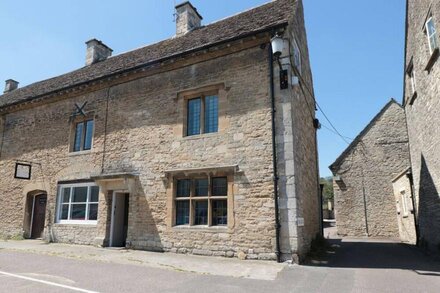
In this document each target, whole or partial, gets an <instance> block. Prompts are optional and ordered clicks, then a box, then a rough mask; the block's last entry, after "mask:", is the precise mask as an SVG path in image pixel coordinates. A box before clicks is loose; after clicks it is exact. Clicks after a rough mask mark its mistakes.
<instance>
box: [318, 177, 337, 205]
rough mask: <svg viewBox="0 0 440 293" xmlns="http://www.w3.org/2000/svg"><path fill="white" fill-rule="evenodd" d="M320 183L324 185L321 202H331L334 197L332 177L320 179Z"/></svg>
mask: <svg viewBox="0 0 440 293" xmlns="http://www.w3.org/2000/svg"><path fill="white" fill-rule="evenodd" d="M320 183H321V184H324V189H323V191H322V201H323V202H327V201H328V200H333V197H334V192H333V178H332V177H326V178H321V179H320Z"/></svg>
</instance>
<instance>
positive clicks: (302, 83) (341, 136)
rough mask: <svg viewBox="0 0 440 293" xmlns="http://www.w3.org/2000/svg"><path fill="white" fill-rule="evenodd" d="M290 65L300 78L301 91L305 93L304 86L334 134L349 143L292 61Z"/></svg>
mask: <svg viewBox="0 0 440 293" xmlns="http://www.w3.org/2000/svg"><path fill="white" fill-rule="evenodd" d="M291 67H292V69H293V71H294V72H295V74H296V76H298V78H299V79H300V83H299V84H300V88H301V91H302V92H303V94H304V95H306V93H305V91H304V88H305V89H306V90H307V92H308V94H309V95H310V97H312V99H313V100H314V101H315V105H316V106H317V107H318V109H319V111H320V112H321V113H322V115H323V116H324V118H325V120H327V122H328V123H329V124H330V126H331V128H332V129H333V131H334V132H335V133H336V135H338V136H339V137H340V138H341V139H342V140H343V141H344V142H345V143H346V144H350V142H349V141H348V140H347V139H346V138H347V137H346V136H344V135H342V134H341V133H340V132H339V130H337V129H336V127H335V126H334V125H333V123H332V122H331V121H330V119H329V118H328V116H327V114H325V112H324V110H323V109H322V107H321V106H320V105H319V104H318V102H317V101H316V99H315V95H314V94H313V93H312V91H311V90H310V88H309V87H308V86H307V83H306V82H305V81H304V79H303V78H302V76H301V74H300V73H299V72H298V69H297V68H296V66H293V65H292V63H291ZM302 85H304V88H303V86H302ZM305 100H306V103H307V105H308V107H309V103H308V102H307V98H306V99H305ZM313 119H314V118H313Z"/></svg>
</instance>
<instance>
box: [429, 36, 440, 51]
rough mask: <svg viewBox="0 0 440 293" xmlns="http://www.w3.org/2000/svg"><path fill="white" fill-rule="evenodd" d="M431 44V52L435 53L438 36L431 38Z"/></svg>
mask: <svg viewBox="0 0 440 293" xmlns="http://www.w3.org/2000/svg"><path fill="white" fill-rule="evenodd" d="M429 43H430V46H431V50H432V51H433V50H434V49H435V48H437V47H438V46H437V36H436V35H432V36H431V37H429Z"/></svg>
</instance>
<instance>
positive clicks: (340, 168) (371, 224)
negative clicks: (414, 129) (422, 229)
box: [330, 100, 414, 242]
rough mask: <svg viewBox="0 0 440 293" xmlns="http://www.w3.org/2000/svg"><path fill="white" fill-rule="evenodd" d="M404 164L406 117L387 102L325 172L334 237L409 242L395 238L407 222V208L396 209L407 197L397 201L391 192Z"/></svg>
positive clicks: (406, 162)
mask: <svg viewBox="0 0 440 293" xmlns="http://www.w3.org/2000/svg"><path fill="white" fill-rule="evenodd" d="M409 164H410V163H409V153H408V135H407V129H406V123H405V112H404V109H403V108H402V107H401V106H400V105H399V104H398V103H397V102H396V101H394V100H391V101H390V102H388V103H387V104H386V105H385V107H384V108H383V109H382V110H381V111H380V112H379V113H378V114H377V115H376V116H375V117H374V118H373V120H372V121H371V122H370V123H369V124H368V125H367V127H366V128H365V129H364V130H362V132H361V133H360V134H359V135H358V136H357V137H356V138H355V139H354V141H353V142H352V143H351V144H350V145H349V146H348V148H347V149H346V150H345V151H344V152H343V153H342V154H341V155H340V156H339V158H338V159H337V160H336V161H335V162H334V163H333V164H332V165H331V166H330V169H331V170H332V172H333V174H334V191H335V212H336V226H337V230H338V234H339V235H342V236H354V237H364V236H371V237H384V238H399V237H401V238H402V240H405V239H411V238H410V237H409V236H407V235H406V234H405V233H403V234H402V236H401V235H400V234H401V233H400V234H399V232H400V230H399V227H400V226H401V222H402V221H406V218H408V217H411V214H410V212H409V211H410V209H411V207H410V206H409V205H405V206H404V207H400V206H401V205H402V203H408V202H409V201H410V197H409V194H408V193H406V194H404V196H405V199H407V200H405V201H403V200H400V198H398V199H397V200H396V198H395V196H394V189H393V180H394V179H395V178H396V177H398V176H399V175H400V174H402V172H404V171H407V169H408V167H409ZM396 189H399V187H398V186H397V185H396ZM399 191H400V189H399ZM403 210H404V211H405V214H403V213H402V212H401V211H403ZM410 228H411V227H410V226H409V229H410ZM412 229H414V227H412ZM405 241H406V240H405ZM408 242H410V241H408Z"/></svg>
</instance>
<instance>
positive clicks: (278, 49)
mask: <svg viewBox="0 0 440 293" xmlns="http://www.w3.org/2000/svg"><path fill="white" fill-rule="evenodd" d="M270 44H271V45H272V53H273V56H274V57H275V58H276V59H279V58H280V56H281V54H282V53H283V49H284V39H283V38H282V37H281V36H280V35H276V36H275V37H273V38H272V39H271V40H270Z"/></svg>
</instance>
